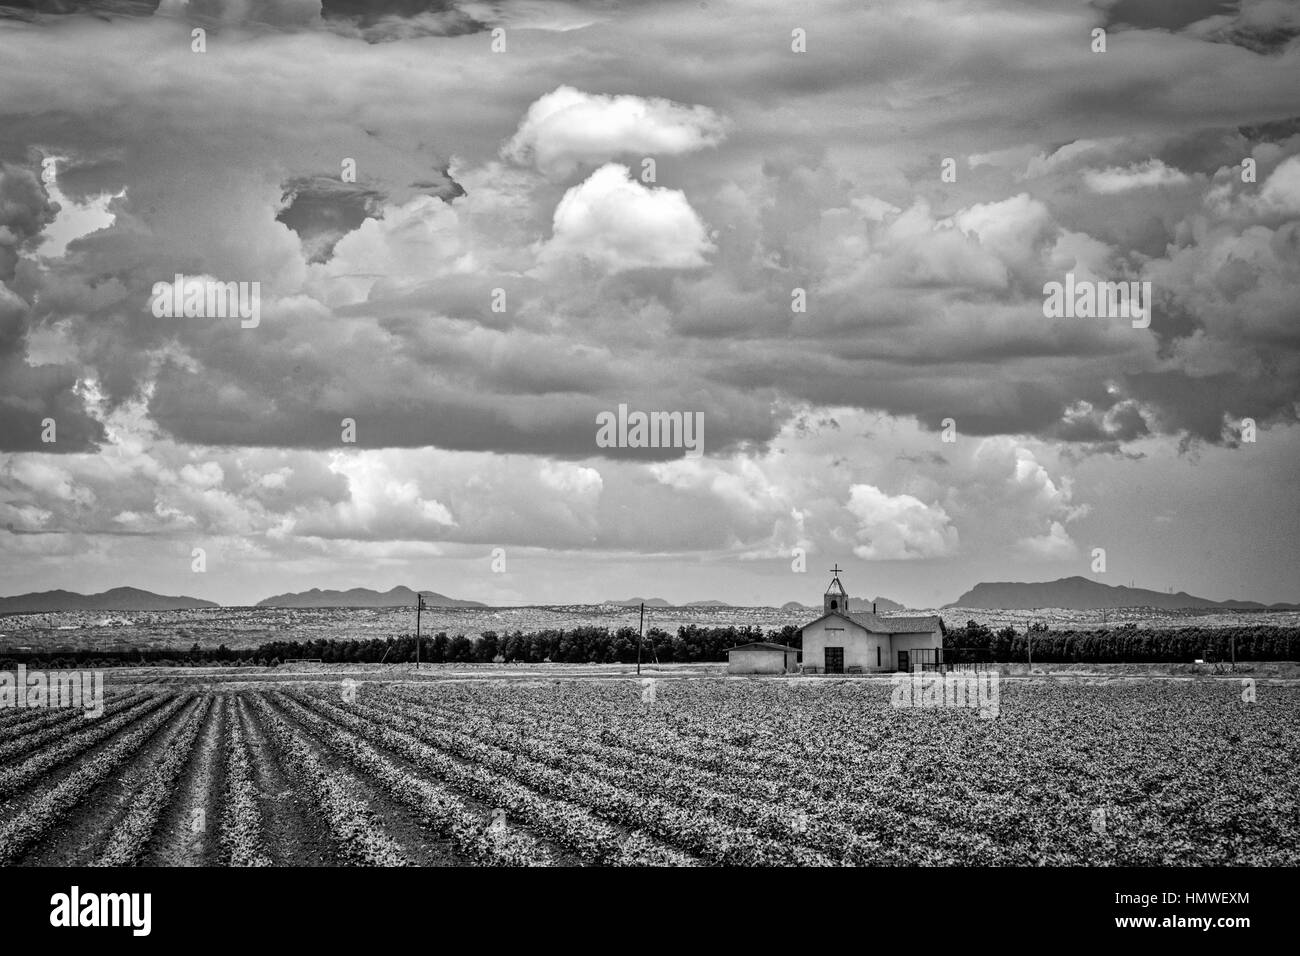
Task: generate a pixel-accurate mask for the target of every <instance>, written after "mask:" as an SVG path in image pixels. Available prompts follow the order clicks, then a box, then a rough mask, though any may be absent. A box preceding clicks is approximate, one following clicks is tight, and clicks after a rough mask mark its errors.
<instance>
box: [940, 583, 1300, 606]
mask: <svg viewBox="0 0 1300 956" xmlns="http://www.w3.org/2000/svg"><path fill="white" fill-rule="evenodd" d="M944 607H969V608H985V609H989V610H1011V609H1018V608H1037V607H1054V608H1064V609H1066V610H1074V611H1083V610H1092V609H1097V608H1111V607H1153V608H1160V609H1162V610H1173V609H1176V608H1200V609H1221V610H1241V611H1249V610H1257V611H1264V610H1271V611H1287V610H1296V609H1297V608H1298V607H1300V606H1298V605H1295V604H1273V605H1264V604H1260V603H1259V602H1257V601H1212V600H1210V599H1209V598H1202V597H1196V596H1194V595H1191V594H1188V593H1187V592H1186V591H1179V592H1178V593H1177V594H1169V593H1168V592H1165V591H1152V590H1149V589H1147V588H1130V587H1124V586H1123V585H1111V584H1102V583H1101V582H1099V581H1092V580H1090V579H1088V578H1083V577H1078V576H1075V577H1072V578H1061V579H1060V580H1059V581H1036V582H1018V581H999V582H993V583H989V582H985V583H981V584H977V585H975V587H973V588H971V589H970V590H969V591H967V592H966V593H965V594H963V595H962V596H961V597H959V598H958V599H957V600H956V601H954V602H952V603H951V604H945V605H944Z"/></svg>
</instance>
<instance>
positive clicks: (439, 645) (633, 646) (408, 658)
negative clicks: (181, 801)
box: [0, 624, 799, 669]
mask: <svg viewBox="0 0 1300 956" xmlns="http://www.w3.org/2000/svg"><path fill="white" fill-rule="evenodd" d="M754 641H773V642H775V643H778V644H787V645H791V646H794V647H798V646H799V630H798V628H795V627H793V626H786V627H783V628H780V629H772V630H769V631H767V632H764V631H763V629H762V628H760V627H755V626H753V625H746V626H744V627H735V626H729V627H699V626H697V625H694V624H691V625H687V626H684V627H679V628H678V629H677V633H676V634H670V633H668V632H667V631H664V630H662V629H660V628H657V627H652V628H650V629H649V630H647V631H646V634H645V638H644V639H643V641H642V642H641V660H642V661H644V662H653V661H655V660H658V661H660V662H662V663H670V662H678V663H682V662H708V661H712V662H718V661H726V659H727V649H728V648H730V647H735V646H736V645H738V644H749V643H751V642H754ZM7 657H8V658H9V659H8V660H3V659H0V669H5V668H9V669H12V667H13V666H14V665H15V664H17V663H23V664H26V665H27V666H29V667H37V666H45V667H50V668H57V667H87V668H93V667H129V666H132V665H139V664H163V665H166V664H179V665H184V664H226V665H232V664H233V665H239V664H249V665H259V666H276V665H278V664H281V663H284V662H285V661H291V660H303V659H306V660H320V661H322V662H323V663H350V664H376V663H381V662H383V663H388V664H404V663H411V662H414V661H415V660H416V642H415V637H414V635H411V634H404V635H401V636H400V637H390V638H371V639H370V640H363V641H359V640H347V639H337V638H320V639H317V640H314V641H270V642H268V643H265V644H260V645H258V646H257V647H256V648H251V649H249V648H245V649H232V648H230V647H227V646H226V645H225V644H222V645H220V646H218V647H200V646H199V645H198V644H194V645H193V646H192V647H191V648H190V649H189V650H184V649H181V648H147V649H143V650H135V651H130V650H121V651H95V650H89V651H75V652H61V653H59V654H58V655H57V656H54V657H51V656H50V655H49V654H44V655H43V654H41V653H39V652H36V651H31V652H22V653H18V652H9V654H8V655H7ZM419 659H420V660H422V661H429V662H433V663H439V664H441V663H458V664H459V663H464V664H470V663H479V664H484V663H492V662H494V661H506V662H512V663H514V662H520V663H530V664H540V663H543V662H548V661H549V662H554V663H565V664H586V663H589V662H592V661H594V662H595V663H598V664H614V663H619V664H633V663H635V662H636V659H637V630H636V628H634V627H621V628H618V629H616V630H611V629H610V628H606V627H575V628H563V629H547V630H542V631H532V632H529V633H524V632H523V631H519V630H516V631H514V632H512V633H509V634H498V633H497V632H496V631H484V632H483V634H482V635H481V636H479V638H478V639H477V640H472V639H470V638H468V637H466V636H465V635H463V634H457V635H455V636H454V637H449V636H448V635H447V633H446V632H445V631H443V632H439V633H437V634H433V635H426V636H422V637H421V640H420V647H419Z"/></svg>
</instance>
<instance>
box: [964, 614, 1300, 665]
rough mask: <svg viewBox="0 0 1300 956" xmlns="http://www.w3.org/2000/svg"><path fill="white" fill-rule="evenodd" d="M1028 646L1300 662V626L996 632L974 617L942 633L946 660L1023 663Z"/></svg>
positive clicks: (1047, 654) (1089, 655)
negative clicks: (962, 625)
mask: <svg viewBox="0 0 1300 956" xmlns="http://www.w3.org/2000/svg"><path fill="white" fill-rule="evenodd" d="M1031 642H1032V645H1033V660H1034V662H1035V663H1038V662H1042V663H1044V664H1065V663H1075V662H1087V663H1095V664H1107V663H1110V664H1120V663H1138V664H1140V663H1149V664H1172V663H1189V662H1191V661H1194V660H1204V661H1208V662H1211V663H1217V662H1223V661H1230V660H1232V659H1233V655H1234V653H1235V655H1236V660H1238V661H1300V628H1295V627H1274V626H1269V625H1252V626H1243V627H1178V628H1139V627H1137V626H1136V625H1135V624H1125V625H1123V626H1122V627H1115V628H1108V629H1107V628H1097V629H1093V630H1075V629H1073V628H1071V629H1068V630H1060V631H1055V630H1048V629H1046V628H1042V627H1040V628H1038V629H1035V628H1034V627H1033V626H1031V627H1030V628H1029V630H1028V631H1021V632H1018V631H1016V629H1015V628H1013V627H1004V628H1002V629H1001V630H999V631H996V632H995V631H994V630H993V629H992V628H990V627H988V626H987V625H984V624H978V623H976V622H975V621H967V622H966V626H965V627H964V628H960V629H958V628H950V629H948V630H947V632H946V633H945V635H944V639H943V646H944V658H945V659H946V660H948V661H949V662H952V663H955V662H959V661H996V662H1000V663H1008V662H1024V661H1026V660H1028V659H1029V650H1030V644H1031Z"/></svg>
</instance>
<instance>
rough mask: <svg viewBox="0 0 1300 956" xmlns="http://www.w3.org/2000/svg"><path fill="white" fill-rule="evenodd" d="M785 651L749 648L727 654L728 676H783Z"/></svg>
mask: <svg viewBox="0 0 1300 956" xmlns="http://www.w3.org/2000/svg"><path fill="white" fill-rule="evenodd" d="M785 656H786V652H785V651H776V650H772V649H770V648H766V647H750V648H746V649H745V650H740V651H728V652H727V673H728V674H784V673H785Z"/></svg>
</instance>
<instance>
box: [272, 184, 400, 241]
mask: <svg viewBox="0 0 1300 956" xmlns="http://www.w3.org/2000/svg"><path fill="white" fill-rule="evenodd" d="M383 198H384V197H383V196H382V195H381V194H380V193H379V192H377V191H375V190H373V189H367V188H366V187H364V186H362V185H359V184H356V183H344V182H340V181H339V179H338V178H337V177H334V176H307V177H302V178H299V179H294V180H290V181H289V182H288V183H287V184H286V185H285V188H284V200H283V201H284V208H283V209H282V210H281V211H280V213H279V215H277V216H276V217H275V219H276V221H277V222H282V223H284V224H285V225H286V226H288V227H289V228H290V229H292V230H293V231H294V232H295V233H297V234H298V238H300V239H301V240H302V244H303V250H304V251H305V252H306V253H307V261H308V262H325V261H326V260H328V259H329V257H330V255H331V254H332V253H333V252H334V246H335V245H336V244H337V243H338V241H339V240H340V239H342V238H343V237H344V236H345V235H347V234H348V233H349V232H351V231H352V230H353V229H355V228H356V227H357V226H359V225H361V223H362V222H364V221H365V220H366V219H368V218H370V217H372V216H377V215H380V211H381V209H382V208H383Z"/></svg>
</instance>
